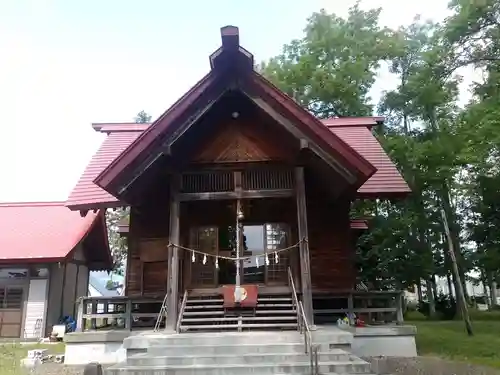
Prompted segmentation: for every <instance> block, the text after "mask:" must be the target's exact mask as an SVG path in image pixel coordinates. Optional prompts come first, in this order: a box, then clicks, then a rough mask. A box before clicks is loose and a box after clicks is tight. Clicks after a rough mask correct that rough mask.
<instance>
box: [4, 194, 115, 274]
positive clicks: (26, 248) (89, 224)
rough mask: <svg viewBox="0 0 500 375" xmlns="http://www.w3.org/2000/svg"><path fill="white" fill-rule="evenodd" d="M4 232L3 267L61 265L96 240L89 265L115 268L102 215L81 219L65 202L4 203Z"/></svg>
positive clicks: (91, 249)
mask: <svg viewBox="0 0 500 375" xmlns="http://www.w3.org/2000/svg"><path fill="white" fill-rule="evenodd" d="M0 228H1V230H0V263H39V262H60V261H63V260H66V259H69V258H70V257H71V256H72V255H73V252H74V251H75V249H76V246H77V245H78V244H80V243H81V242H82V241H85V240H86V239H87V238H90V237H92V238H93V239H94V241H93V242H92V245H93V246H88V247H87V248H86V250H87V251H86V256H87V261H88V263H89V264H92V263H99V264H101V265H102V267H100V268H104V269H108V268H111V266H112V258H111V253H110V250H109V245H108V240H107V233H106V223H105V220H104V213H102V212H99V211H97V212H90V213H89V214H88V215H87V216H85V217H81V216H80V214H79V213H78V212H73V211H70V210H68V209H67V207H65V203H64V202H35V203H0ZM98 245H100V246H98Z"/></svg>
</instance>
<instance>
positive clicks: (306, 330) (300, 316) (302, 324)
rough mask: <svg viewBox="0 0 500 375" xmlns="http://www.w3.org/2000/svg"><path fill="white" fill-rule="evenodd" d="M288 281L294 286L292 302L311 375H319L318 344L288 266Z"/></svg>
mask: <svg viewBox="0 0 500 375" xmlns="http://www.w3.org/2000/svg"><path fill="white" fill-rule="evenodd" d="M288 282H289V283H290V286H291V288H292V303H293V307H294V308H295V311H296V312H297V328H298V330H299V332H300V333H301V334H303V335H304V348H305V353H306V354H309V359H310V369H311V375H319V366H318V348H319V346H318V345H314V344H313V342H312V335H311V329H310V327H309V324H308V322H307V318H306V314H305V312H304V306H303V304H302V301H299V298H298V297H297V289H295V282H294V281H293V275H292V270H291V269H290V267H288Z"/></svg>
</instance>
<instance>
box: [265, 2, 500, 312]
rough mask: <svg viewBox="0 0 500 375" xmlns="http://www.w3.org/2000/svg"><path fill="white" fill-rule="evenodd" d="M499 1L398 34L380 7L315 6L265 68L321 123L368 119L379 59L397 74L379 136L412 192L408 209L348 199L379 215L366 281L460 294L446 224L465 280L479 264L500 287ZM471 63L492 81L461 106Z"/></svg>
mask: <svg viewBox="0 0 500 375" xmlns="http://www.w3.org/2000/svg"><path fill="white" fill-rule="evenodd" d="M499 4H500V3H499V2H498V1H493V0H483V1H482V2H480V3H478V4H471V2H470V1H468V0H454V1H453V2H452V3H451V5H450V7H451V9H452V11H453V14H452V15H451V16H450V17H449V18H448V19H446V20H445V22H444V23H442V24H433V23H429V22H423V21H421V20H420V19H418V18H417V19H415V21H414V23H413V24H412V25H410V26H408V27H401V28H399V29H397V30H389V29H386V28H382V27H380V26H379V24H378V15H379V12H380V10H378V9H374V10H369V11H362V10H360V9H359V6H358V5H355V6H354V7H352V8H351V9H350V11H349V14H348V16H347V17H346V18H341V17H338V16H336V15H335V14H327V13H326V12H324V11H320V12H318V13H314V14H313V15H312V16H311V17H310V18H309V19H308V20H307V25H306V28H305V32H304V36H303V37H302V38H301V39H297V40H293V41H291V43H289V44H288V45H286V46H285V47H284V49H283V51H282V53H281V54H280V55H278V56H276V57H274V58H272V59H270V60H269V61H267V62H264V63H262V64H261V65H260V67H259V69H260V71H261V73H262V74H264V75H265V76H266V77H267V78H268V79H270V80H271V81H272V82H273V83H275V84H276V85H277V86H278V87H280V88H281V89H282V90H283V91H285V92H286V93H288V94H289V95H290V96H292V97H293V98H294V99H295V100H296V101H298V102H299V103H300V104H302V105H303V106H304V107H306V108H307V109H308V110H309V111H310V112H312V113H313V114H315V115H316V116H318V117H321V118H324V117H331V116H363V115H370V114H372V111H373V109H374V108H373V107H372V104H371V103H370V98H369V96H368V92H369V90H370V88H371V87H372V85H373V83H374V81H375V79H376V73H377V69H378V67H379V66H380V64H381V63H382V62H386V63H388V65H389V68H390V71H391V73H392V74H394V75H396V76H397V77H398V79H399V85H398V87H397V88H396V89H395V90H392V91H389V92H385V93H384V94H383V96H382V99H381V101H380V103H379V104H378V106H377V108H376V109H377V111H378V112H379V113H380V114H382V115H384V116H385V117H386V118H387V121H386V126H385V128H381V129H377V130H375V133H376V136H377V137H378V139H379V140H380V141H381V143H382V145H383V146H384V148H385V149H386V151H387V152H388V153H389V154H390V155H391V157H392V158H393V160H394V161H395V162H396V164H397V165H398V167H399V169H400V170H401V172H402V173H403V175H404V177H405V179H406V180H407V182H408V183H409V185H410V186H411V188H412V190H413V194H412V196H411V197H410V198H409V199H407V200H405V201H403V202H390V201H384V200H377V201H375V202H366V201H357V202H354V204H353V211H354V215H359V216H363V217H364V216H366V215H371V216H372V217H373V219H372V221H373V223H372V226H371V227H372V228H374V229H373V230H371V232H370V233H367V234H365V235H363V236H361V238H360V239H359V241H358V250H357V253H358V266H359V268H360V270H361V277H362V278H363V281H365V282H368V283H370V284H371V285H373V286H374V287H377V288H382V289H385V288H394V287H397V288H400V287H401V288H404V287H407V286H410V285H413V284H416V285H417V288H418V289H419V290H420V293H419V294H420V295H421V296H422V298H421V299H422V300H423V299H424V298H425V299H427V300H428V302H429V303H430V304H431V305H432V304H433V298H434V297H436V295H437V287H436V284H435V278H436V277H446V278H447V279H448V281H449V284H451V280H452V279H453V280H454V282H455V289H457V287H458V285H457V282H458V280H456V279H455V278H454V277H453V276H452V273H451V262H450V258H449V254H448V252H447V250H446V249H448V244H447V238H448V237H447V236H446V235H445V233H446V232H447V231H446V230H448V229H449V233H450V238H451V241H452V245H453V248H454V249H455V251H456V253H457V260H458V266H459V274H460V277H459V278H460V279H462V282H465V280H466V277H465V275H466V274H467V273H468V272H469V271H470V270H472V269H478V270H480V271H481V273H482V274H483V275H486V276H485V277H486V278H487V279H488V280H489V283H490V285H492V286H493V283H495V282H496V281H498V278H499V273H500V272H499V269H500V252H499V251H498V250H499V247H498V245H499V243H497V240H496V238H500V232H498V229H497V228H498V227H499V226H498V225H497V221H498V220H499V218H498V217H497V216H495V215H496V212H498V208H497V207H496V203H495V202H496V199H498V200H499V201H500V196H499V195H498V194H499V192H500V191H498V190H497V189H496V188H494V186H496V185H495V184H496V183H497V182H499V181H500V171H499V170H498V167H497V168H494V166H496V165H498V162H499V161H500V159H499V155H500V126H499V125H500V124H499V121H500V120H499V119H500V106H498V104H497V103H499V102H500V85H499V84H498V82H500V80H499V79H498V78H500V38H499V36H500V21H498V20H500V5H499ZM464 66H473V67H476V68H481V69H482V70H483V71H484V73H485V79H484V81H483V82H479V83H476V85H475V86H474V98H473V100H472V101H471V103H470V104H469V105H468V106H466V107H465V108H461V107H460V106H459V105H458V85H459V83H460V82H461V77H460V76H459V75H458V74H457V72H459V69H460V68H462V67H464ZM442 209H443V210H444V211H445V214H446V217H447V225H446V227H445V226H444V223H443V220H442V217H441V215H440V212H441V210H442ZM499 224H500V223H499ZM421 280H424V283H423V284H421ZM423 288H425V294H424V293H423V292H422V290H423ZM450 291H451V288H450ZM457 302H458V307H460V304H461V303H465V301H457ZM430 310H431V312H432V310H433V309H432V306H431V309H430Z"/></svg>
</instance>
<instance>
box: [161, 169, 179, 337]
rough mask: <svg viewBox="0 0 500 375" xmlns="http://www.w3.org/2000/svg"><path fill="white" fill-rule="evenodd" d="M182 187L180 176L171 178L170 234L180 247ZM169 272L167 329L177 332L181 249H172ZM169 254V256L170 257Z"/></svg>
mask: <svg viewBox="0 0 500 375" xmlns="http://www.w3.org/2000/svg"><path fill="white" fill-rule="evenodd" d="M179 187H180V175H179V174H174V175H172V177H171V178H170V233H169V241H170V243H171V244H174V245H179V241H180V201H179V198H178V194H177V192H178V191H179ZM169 252H170V253H171V257H169V270H168V281H169V282H168V284H169V285H168V289H167V290H168V293H170V295H169V298H168V302H167V303H168V307H167V320H166V324H165V328H166V329H167V330H175V328H176V326H177V319H178V304H179V249H178V248H176V247H172V246H171V247H170V249H169ZM170 253H169V255H170Z"/></svg>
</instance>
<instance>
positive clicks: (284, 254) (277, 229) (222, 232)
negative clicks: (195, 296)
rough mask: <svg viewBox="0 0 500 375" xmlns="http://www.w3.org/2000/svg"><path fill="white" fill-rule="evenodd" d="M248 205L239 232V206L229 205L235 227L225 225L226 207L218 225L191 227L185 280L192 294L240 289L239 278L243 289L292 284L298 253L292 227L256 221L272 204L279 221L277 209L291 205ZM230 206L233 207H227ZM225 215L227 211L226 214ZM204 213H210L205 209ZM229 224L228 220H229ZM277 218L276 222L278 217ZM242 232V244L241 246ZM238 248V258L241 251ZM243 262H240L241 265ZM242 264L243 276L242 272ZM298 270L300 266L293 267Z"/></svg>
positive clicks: (281, 201)
mask: <svg viewBox="0 0 500 375" xmlns="http://www.w3.org/2000/svg"><path fill="white" fill-rule="evenodd" d="M259 201H260V200H255V201H254V202H250V201H248V202H245V203H242V204H241V207H242V208H243V210H244V209H245V208H246V209H247V215H245V214H243V215H244V216H243V217H241V220H240V221H239V222H238V224H239V231H237V230H236V214H235V210H234V209H232V208H233V207H234V206H235V205H234V203H233V204H231V203H229V202H227V203H226V207H225V208H226V210H227V208H229V211H233V213H234V214H233V215H232V216H233V217H234V219H235V220H234V224H232V223H228V221H227V220H223V218H222V217H223V216H225V215H224V212H223V210H222V208H221V209H220V210H219V211H218V214H219V221H225V223H224V224H219V225H195V226H191V227H190V228H189V241H188V243H187V244H186V247H187V248H188V249H192V250H193V251H189V250H185V251H184V252H185V254H184V256H183V259H184V263H185V264H184V267H183V269H184V272H185V273H186V277H185V278H184V281H185V285H186V288H187V289H199V288H217V287H219V286H222V285H236V284H237V273H239V282H240V284H258V285H262V286H282V285H287V284H288V273H287V272H288V267H289V266H293V265H294V264H295V262H298V249H297V248H296V247H293V246H292V245H293V243H294V241H293V227H292V226H291V225H290V224H289V223H287V222H283V221H278V220H276V221H274V220H273V221H263V220H260V221H258V220H256V219H257V217H252V213H256V212H257V210H258V209H260V208H261V207H259V206H262V207H264V206H266V203H267V205H269V208H270V209H271V210H273V211H274V210H276V211H274V212H275V214H274V215H271V216H277V215H276V213H277V212H283V211H279V207H278V206H284V205H287V204H290V203H291V202H288V199H274V201H275V202H272V203H271V202H270V201H272V200H268V202H259ZM227 206H229V207H227ZM221 211H222V212H221ZM203 212H204V213H206V214H209V212H207V211H205V210H203ZM225 219H227V218H225ZM273 219H277V217H276V218H273ZM237 232H239V244H238V243H237V241H236V236H237ZM238 246H239V254H238V252H237V247H238ZM237 259H239V261H237ZM238 265H239V271H238V270H237V268H238ZM294 268H295V267H294Z"/></svg>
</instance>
